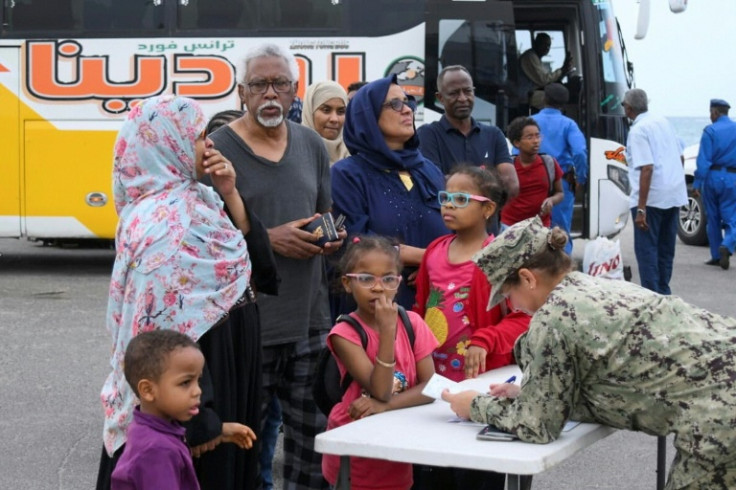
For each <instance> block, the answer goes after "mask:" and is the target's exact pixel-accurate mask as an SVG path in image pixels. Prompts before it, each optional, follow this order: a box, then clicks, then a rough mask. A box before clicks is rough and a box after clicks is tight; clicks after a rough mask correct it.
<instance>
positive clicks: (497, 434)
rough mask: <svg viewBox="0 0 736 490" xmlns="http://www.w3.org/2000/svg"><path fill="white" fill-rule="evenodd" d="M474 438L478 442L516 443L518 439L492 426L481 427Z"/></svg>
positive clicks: (514, 435)
mask: <svg viewBox="0 0 736 490" xmlns="http://www.w3.org/2000/svg"><path fill="white" fill-rule="evenodd" d="M475 438H476V439H478V440H479V441H516V440H518V439H519V438H518V437H517V436H516V434H511V433H509V432H504V431H502V430H499V429H497V428H496V427H493V426H492V425H486V426H485V427H483V428H482V429H481V431H480V432H478V435H477V436H475Z"/></svg>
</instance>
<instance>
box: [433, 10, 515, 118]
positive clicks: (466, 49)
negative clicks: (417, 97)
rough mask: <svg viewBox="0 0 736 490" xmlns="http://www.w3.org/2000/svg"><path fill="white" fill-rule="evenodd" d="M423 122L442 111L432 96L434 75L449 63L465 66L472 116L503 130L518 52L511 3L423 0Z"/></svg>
mask: <svg viewBox="0 0 736 490" xmlns="http://www.w3.org/2000/svg"><path fill="white" fill-rule="evenodd" d="M427 8H428V12H427V17H426V41H425V51H424V52H425V73H426V78H425V97H424V108H425V111H424V118H425V122H431V121H433V120H436V119H439V117H440V115H441V114H442V113H443V112H444V111H443V109H442V106H441V104H439V102H438V101H437V100H436V99H435V92H436V91H437V74H438V73H439V72H440V71H441V70H442V68H444V67H446V66H449V65H462V66H464V67H465V68H467V69H468V71H469V72H470V75H471V76H472V77H473V83H474V85H475V105H474V107H473V117H474V118H475V119H476V120H478V121H482V122H485V123H488V124H494V125H496V126H498V127H499V128H501V129H503V130H505V129H506V126H507V124H508V105H509V99H510V98H514V96H515V91H516V84H515V83H514V82H513V80H516V79H517V77H516V72H517V66H518V63H517V55H516V41H515V36H514V14H513V4H512V3H511V2H505V1H502V2H497V1H485V2H457V1H448V0H443V1H440V0H430V1H428V2H427Z"/></svg>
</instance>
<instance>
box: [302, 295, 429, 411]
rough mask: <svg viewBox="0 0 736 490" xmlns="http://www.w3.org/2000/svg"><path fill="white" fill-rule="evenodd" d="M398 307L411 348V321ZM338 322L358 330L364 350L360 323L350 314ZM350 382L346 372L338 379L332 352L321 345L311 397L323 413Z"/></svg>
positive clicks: (412, 334) (336, 401)
mask: <svg viewBox="0 0 736 490" xmlns="http://www.w3.org/2000/svg"><path fill="white" fill-rule="evenodd" d="M398 309H399V317H400V318H401V323H402V324H403V325H404V328H405V329H406V335H407V336H408V337H409V343H410V344H411V347H412V349H413V348H414V327H412V325H411V321H410V320H409V315H408V314H407V313H406V310H405V309H404V308H403V307H401V306H399V308H398ZM340 322H347V323H348V324H350V326H351V327H353V328H354V329H355V331H356V332H358V335H359V336H360V343H361V345H362V346H363V349H364V350H365V348H366V347H367V346H368V336H367V335H366V333H365V330H363V327H362V326H361V325H360V323H358V321H357V320H356V319H355V318H353V317H351V316H350V315H340V316H339V317H337V322H336V323H340ZM352 382H353V377H352V376H351V375H350V373H348V372H346V373H345V377H344V378H343V379H342V381H341V380H340V369H339V368H338V367H337V361H336V360H335V357H334V356H333V355H332V352H331V351H330V349H329V348H328V347H323V348H322V352H320V353H319V359H318V360H317V368H316V369H315V373H314V379H313V380H312V397H313V398H314V402H315V403H316V404H317V407H319V409H320V410H321V411H322V413H323V414H325V415H329V414H330V411H331V410H332V407H334V406H335V404H336V403H338V402H339V401H341V400H342V396H343V395H344V394H345V391H346V390H347V389H348V386H350V383H352Z"/></svg>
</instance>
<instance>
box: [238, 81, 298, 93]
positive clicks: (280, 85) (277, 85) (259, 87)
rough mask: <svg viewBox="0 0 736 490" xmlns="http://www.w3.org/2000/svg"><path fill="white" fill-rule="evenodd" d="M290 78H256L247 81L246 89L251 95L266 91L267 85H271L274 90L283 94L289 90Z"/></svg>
mask: <svg viewBox="0 0 736 490" xmlns="http://www.w3.org/2000/svg"><path fill="white" fill-rule="evenodd" d="M292 83H293V82H292V81H291V80H286V79H285V78H277V79H276V80H271V81H268V80H256V81H254V82H248V83H246V85H247V86H248V90H249V91H250V93H251V94H253V95H261V94H265V93H266V92H268V87H273V90H274V92H276V93H279V94H283V93H286V92H288V91H290V90H291V85H292Z"/></svg>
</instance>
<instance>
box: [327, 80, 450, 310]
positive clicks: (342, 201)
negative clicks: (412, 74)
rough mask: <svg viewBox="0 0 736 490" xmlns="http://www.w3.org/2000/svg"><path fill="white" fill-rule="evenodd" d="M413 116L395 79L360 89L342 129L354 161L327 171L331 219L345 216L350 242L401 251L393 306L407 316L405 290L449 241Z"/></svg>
mask: <svg viewBox="0 0 736 490" xmlns="http://www.w3.org/2000/svg"><path fill="white" fill-rule="evenodd" d="M415 108H416V105H415V103H414V101H413V99H412V100H410V98H409V97H408V96H407V95H406V94H405V93H404V91H403V90H402V89H401V87H400V86H399V85H398V84H397V82H396V75H391V76H389V77H386V78H381V79H379V80H376V81H374V82H371V83H369V84H368V85H366V86H364V87H362V88H361V89H360V90H359V91H358V92H357V93H356V94H355V97H353V99H352V100H351V101H350V104H348V109H347V115H346V118H345V126H344V128H343V139H344V141H345V145H346V146H347V147H348V150H349V151H350V153H351V155H352V156H350V157H348V158H345V159H344V160H340V161H339V162H337V163H336V164H335V165H334V166H333V167H332V169H331V175H332V198H333V202H334V204H333V213H334V214H335V215H336V216H337V215H339V214H344V215H345V217H346V220H345V226H346V228H347V231H348V234H349V235H358V234H376V235H383V236H386V237H389V238H393V239H395V240H396V241H397V242H398V243H399V244H400V254H401V260H402V262H403V263H404V265H405V266H406V267H405V268H404V279H405V280H404V281H403V283H402V285H401V288H400V289H399V293H398V294H397V296H396V301H397V303H399V304H400V305H402V306H404V307H405V308H411V306H412V305H413V304H414V295H415V291H414V288H413V287H409V285H410V284H412V283H413V275H412V273H413V272H414V271H416V268H417V267H418V266H419V263H420V262H421V260H422V256H423V255H424V249H425V247H426V246H427V245H428V244H429V243H430V242H431V241H432V240H434V239H435V238H437V237H439V236H441V235H445V234H447V228H445V226H444V223H443V221H442V216H441V214H440V205H439V202H438V200H437V193H438V192H439V191H441V190H443V189H444V186H445V181H444V177H443V175H442V172H441V171H440V169H439V168H438V167H437V166H435V165H434V164H433V163H432V162H431V161H429V160H427V159H426V158H424V156H422V154H421V153H420V152H419V149H418V148H419V139H418V138H417V135H416V130H415V127H414V110H415Z"/></svg>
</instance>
